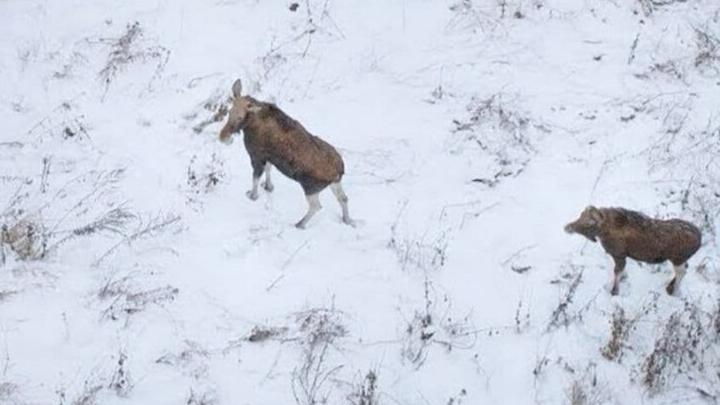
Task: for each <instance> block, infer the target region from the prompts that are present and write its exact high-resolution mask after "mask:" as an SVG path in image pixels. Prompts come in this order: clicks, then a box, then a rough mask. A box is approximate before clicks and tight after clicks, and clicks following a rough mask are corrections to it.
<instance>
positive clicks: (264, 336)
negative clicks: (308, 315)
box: [245, 326, 288, 343]
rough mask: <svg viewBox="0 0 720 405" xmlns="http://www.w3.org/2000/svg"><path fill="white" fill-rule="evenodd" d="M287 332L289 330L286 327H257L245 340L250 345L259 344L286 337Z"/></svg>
mask: <svg viewBox="0 0 720 405" xmlns="http://www.w3.org/2000/svg"><path fill="white" fill-rule="evenodd" d="M287 332H288V328H286V327H272V326H255V327H253V328H252V330H251V331H250V333H249V334H248V336H247V337H246V338H245V340H246V341H248V342H250V343H259V342H264V341H266V340H269V339H274V338H277V337H280V336H284V335H285V334H287Z"/></svg>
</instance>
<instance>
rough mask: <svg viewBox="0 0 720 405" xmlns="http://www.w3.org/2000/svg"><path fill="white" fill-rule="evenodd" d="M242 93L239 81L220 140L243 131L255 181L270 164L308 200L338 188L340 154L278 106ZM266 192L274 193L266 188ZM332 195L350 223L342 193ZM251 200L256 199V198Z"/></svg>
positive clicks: (255, 196)
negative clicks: (302, 191) (335, 186)
mask: <svg viewBox="0 0 720 405" xmlns="http://www.w3.org/2000/svg"><path fill="white" fill-rule="evenodd" d="M241 89H242V86H241V84H240V81H239V80H238V81H236V82H235V84H234V85H233V95H234V98H233V105H232V108H231V109H230V112H229V113H228V121H227V123H226V124H225V126H224V127H223V129H222V130H221V131H220V140H222V141H225V142H227V141H229V139H230V137H231V136H232V134H233V133H235V132H238V131H240V130H242V131H243V140H244V143H245V149H246V150H247V152H248V155H249V156H250V163H251V165H252V168H253V179H254V181H256V180H255V179H258V178H259V177H260V176H262V174H263V172H264V170H265V167H266V164H267V163H270V164H272V165H273V166H275V167H277V168H278V170H279V171H280V172H281V173H283V174H284V175H286V176H287V177H289V178H291V179H293V180H295V181H297V182H298V183H300V185H301V186H302V188H303V190H304V192H305V195H307V196H313V195H315V194H317V193H319V192H320V191H322V190H323V189H325V188H326V187H327V186H329V185H331V184H333V183H338V186H337V187H339V182H340V180H341V179H342V177H343V175H344V174H345V166H344V163H343V160H342V157H341V156H340V154H339V153H338V152H337V150H336V149H335V148H334V147H333V146H332V145H330V144H329V143H327V142H325V141H323V140H322V139H320V138H318V137H317V136H315V135H313V134H311V133H310V132H308V131H307V130H306V129H305V128H304V127H303V126H302V125H301V124H300V123H299V122H297V121H295V120H294V119H292V118H291V117H289V116H288V115H287V114H285V113H284V112H283V111H282V110H281V109H280V108H278V107H277V106H276V105H274V104H271V103H266V102H261V101H258V100H256V99H254V98H252V97H250V96H243V95H241ZM267 183H269V180H268V181H267V182H266V184H267ZM270 187H272V186H270ZM266 189H267V190H268V191H271V188H268V187H267V186H266ZM333 191H334V192H336V196H337V198H338V201H340V204H341V205H342V206H343V220H344V222H346V223H351V220H350V218H349V216H348V215H347V196H345V195H344V193H343V192H342V190H341V189H340V191H337V190H333ZM337 193H339V194H337ZM249 196H251V198H252V199H255V198H257V195H256V194H249ZM308 201H309V202H310V200H308ZM318 204H319V203H318ZM311 205H312V203H311ZM317 209H319V206H318V207H317ZM310 216H312V214H311V215H310ZM307 219H309V217H308V218H307ZM306 221H307V220H305V221H304V222H306ZM301 222H302V223H298V226H299V227H303V226H304V222H303V221H301Z"/></svg>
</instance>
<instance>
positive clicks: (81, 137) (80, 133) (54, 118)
mask: <svg viewBox="0 0 720 405" xmlns="http://www.w3.org/2000/svg"><path fill="white" fill-rule="evenodd" d="M78 97H79V96H78ZM90 132H91V128H90V126H89V125H88V124H87V118H86V117H85V114H83V113H82V112H79V111H77V105H76V103H75V100H66V101H63V102H62V103H60V104H59V105H58V106H56V107H55V108H53V109H52V111H50V113H49V114H48V115H46V116H45V117H43V118H42V119H40V120H39V121H38V122H37V123H35V125H33V126H32V127H31V128H30V129H29V130H28V131H27V132H26V134H27V135H28V136H31V137H33V138H34V139H35V141H36V142H38V143H44V142H49V141H50V140H61V141H70V140H74V141H90V140H91V139H92V138H91V136H90Z"/></svg>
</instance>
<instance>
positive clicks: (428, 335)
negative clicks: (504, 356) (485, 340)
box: [401, 274, 478, 368]
mask: <svg viewBox="0 0 720 405" xmlns="http://www.w3.org/2000/svg"><path fill="white" fill-rule="evenodd" d="M434 297H435V289H434V287H433V284H432V282H431V281H430V279H429V278H428V277H427V274H426V276H425V281H424V283H423V302H424V304H423V307H422V309H420V310H417V309H416V310H414V311H413V315H412V318H411V319H410V320H408V321H407V323H406V326H405V328H404V330H403V337H402V349H401V355H402V358H403V360H405V361H408V362H409V363H410V364H412V365H413V366H414V367H415V368H420V367H422V365H423V364H424V363H425V361H426V359H427V356H428V354H429V349H430V347H431V345H433V344H435V345H439V346H441V347H443V348H444V349H445V350H446V351H448V352H450V351H452V350H455V349H464V350H468V349H471V348H472V347H473V346H474V345H475V340H476V337H477V333H478V331H477V330H475V328H474V327H473V325H472V323H471V321H470V317H469V315H468V316H465V317H461V318H459V319H454V318H453V316H451V315H449V314H450V313H451V310H452V302H451V299H450V297H449V296H447V295H445V296H443V297H442V299H441V300H440V301H441V302H442V303H443V304H444V306H442V307H441V306H439V305H437V304H436V301H437V300H436V299H435V298H434Z"/></svg>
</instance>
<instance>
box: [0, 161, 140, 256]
mask: <svg viewBox="0 0 720 405" xmlns="http://www.w3.org/2000/svg"><path fill="white" fill-rule="evenodd" d="M122 175H123V170H121V169H119V170H111V171H90V172H87V173H84V174H81V175H80V176H77V177H75V178H73V179H72V180H70V181H69V182H67V183H65V184H64V185H62V186H61V187H59V188H58V187H52V185H48V181H47V180H46V181H43V187H41V188H40V190H36V189H33V188H31V186H32V184H33V183H32V182H23V183H21V184H20V186H19V187H18V189H17V190H16V193H15V197H13V198H11V199H10V201H9V203H8V205H7V207H6V208H5V209H4V210H3V211H2V212H0V262H3V261H4V257H5V249H4V248H3V247H2V246H6V247H8V250H10V251H12V252H14V253H15V254H16V256H17V257H18V258H19V259H20V260H40V259H43V258H45V257H46V256H47V255H48V254H50V253H53V252H56V251H57V250H58V249H59V248H60V247H61V246H62V245H64V244H65V243H67V242H68V241H70V240H72V239H75V238H80V237H88V236H90V235H94V234H98V233H105V234H115V235H121V236H122V235H124V232H125V230H126V227H127V226H129V224H130V223H131V222H132V221H133V220H135V219H136V216H135V215H134V214H132V213H131V212H129V211H128V210H127V209H126V208H125V207H123V206H122V201H118V200H116V199H112V198H111V197H112V193H113V191H114V189H115V187H116V185H117V183H118V182H119V181H120V179H121V178H122ZM50 190H52V191H53V193H50V192H49V191H50ZM101 209H106V210H105V211H102V210H101ZM46 218H52V219H53V220H52V221H50V220H47V219H46Z"/></svg>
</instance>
